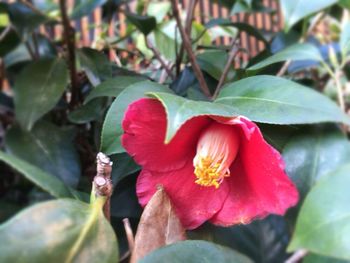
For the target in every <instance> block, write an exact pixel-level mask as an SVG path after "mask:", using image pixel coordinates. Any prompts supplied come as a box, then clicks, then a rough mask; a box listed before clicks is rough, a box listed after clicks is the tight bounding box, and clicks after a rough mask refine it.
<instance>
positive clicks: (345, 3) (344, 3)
mask: <svg viewBox="0 0 350 263" xmlns="http://www.w3.org/2000/svg"><path fill="white" fill-rule="evenodd" d="M338 4H339V5H340V6H341V7H343V8H347V9H349V10H350V0H338Z"/></svg>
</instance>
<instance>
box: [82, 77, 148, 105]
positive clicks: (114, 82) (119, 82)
mask: <svg viewBox="0 0 350 263" xmlns="http://www.w3.org/2000/svg"><path fill="white" fill-rule="evenodd" d="M142 80H145V78H142V77H130V76H120V77H115V78H111V79H107V80H106V81H104V82H102V83H101V84H99V85H98V86H96V87H95V88H94V89H93V90H92V91H91V92H90V93H89V95H88V96H87V97H86V99H85V101H84V103H88V102H89V101H91V100H92V99H94V98H97V97H102V96H109V97H117V96H118V95H119V93H120V92H122V91H123V90H124V89H125V88H127V87H128V86H130V85H132V84H134V83H136V82H139V81H142Z"/></svg>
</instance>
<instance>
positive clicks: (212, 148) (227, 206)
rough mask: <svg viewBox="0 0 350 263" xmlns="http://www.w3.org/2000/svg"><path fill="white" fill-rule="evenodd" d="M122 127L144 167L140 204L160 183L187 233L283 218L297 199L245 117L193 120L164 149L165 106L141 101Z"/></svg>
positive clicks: (131, 107) (276, 159)
mask: <svg viewBox="0 0 350 263" xmlns="http://www.w3.org/2000/svg"><path fill="white" fill-rule="evenodd" d="M122 125H123V129H124V132H125V133H124V134H123V136H122V145H123V146H124V148H125V149H126V151H127V152H128V153H129V154H130V155H131V156H132V157H133V158H134V159H135V161H136V162H137V163H138V164H139V165H141V166H142V171H141V173H140V175H139V177H138V181H137V185H136V191H137V195H138V198H139V202H140V204H141V205H142V206H145V205H146V204H147V202H148V201H149V200H150V198H151V197H152V195H153V194H154V193H155V192H156V190H157V186H158V185H162V186H163V187H164V189H165V191H166V192H167V194H168V195H169V197H170V199H171V200H172V202H173V205H174V208H175V211H176V212H177V214H178V216H179V218H180V220H181V222H182V224H183V225H184V227H185V228H187V229H194V228H196V227H198V226H200V225H201V224H202V223H204V222H205V221H207V220H210V222H212V223H214V224H216V225H222V226H229V225H234V224H239V223H243V224H245V223H249V222H250V221H251V220H252V219H255V218H263V217H265V216H267V215H268V214H278V215H283V214H284V213H285V212H286V210H287V209H288V208H289V207H291V206H294V205H295V204H296V203H297V201H298V192H297V190H296V188H295V186H294V185H293V183H292V182H291V180H290V179H289V178H288V176H287V175H286V173H285V172H284V162H283V160H282V158H281V155H280V154H279V153H278V152H277V151H276V150H275V149H274V148H273V147H272V146H270V145H269V144H268V143H267V142H266V141H265V140H264V138H263V137H262V134H261V132H260V130H259V128H258V126H257V125H256V124H254V123H253V122H251V121H250V120H248V119H247V118H245V117H242V116H236V117H232V118H226V117H218V116H211V115H205V116H202V115H201V116H198V117H194V118H192V119H189V120H188V121H187V122H185V123H184V124H183V125H182V126H181V128H180V129H179V130H178V131H177V133H176V135H175V136H174V138H173V139H172V140H171V141H170V143H168V144H165V143H164V140H165V133H166V126H167V118H166V113H165V109H164V107H163V106H162V104H161V103H160V102H159V101H158V100H156V99H149V98H146V99H140V100H138V101H136V102H134V103H132V104H130V105H129V107H128V109H127V111H126V113H125V116H124V120H123V123H122Z"/></svg>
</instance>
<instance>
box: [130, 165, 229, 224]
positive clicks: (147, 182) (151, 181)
mask: <svg viewBox="0 0 350 263" xmlns="http://www.w3.org/2000/svg"><path fill="white" fill-rule="evenodd" d="M193 171H194V168H193V164H192V159H191V160H190V162H188V163H187V164H186V165H185V166H184V167H183V168H181V169H179V170H176V171H171V172H167V173H159V172H152V171H149V170H142V172H141V173H140V175H139V177H138V180H137V184H136V192H137V195H138V198H139V202H140V204H141V205H142V206H145V205H146V204H147V202H148V201H149V200H150V198H151V197H152V195H153V194H154V193H155V192H156V190H157V189H156V188H157V185H163V187H164V189H165V191H166V193H167V194H168V195H169V197H170V200H171V201H172V203H173V205H174V208H175V211H176V213H177V215H178V216H179V218H180V220H181V223H182V224H183V226H184V227H185V228H186V229H194V228H196V227H198V226H200V225H201V224H203V223H204V222H205V221H207V220H208V219H210V218H211V217H212V216H213V215H214V214H215V213H217V211H219V210H220V209H221V207H222V204H223V202H224V200H225V199H226V197H227V193H228V190H229V189H228V185H227V183H226V182H223V183H222V184H221V185H220V187H219V188H218V189H215V187H205V186H200V185H198V184H196V183H195V180H196V177H195V175H194V174H193Z"/></svg>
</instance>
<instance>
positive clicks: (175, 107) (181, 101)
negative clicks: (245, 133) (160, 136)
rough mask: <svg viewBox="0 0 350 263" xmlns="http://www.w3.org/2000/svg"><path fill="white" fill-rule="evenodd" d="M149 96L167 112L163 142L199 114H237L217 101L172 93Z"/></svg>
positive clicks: (153, 93) (230, 115)
mask: <svg viewBox="0 0 350 263" xmlns="http://www.w3.org/2000/svg"><path fill="white" fill-rule="evenodd" d="M148 94H149V96H151V97H154V98H156V99H158V100H159V101H160V102H161V103H162V104H163V106H164V108H165V111H166V114H167V119H168V121H167V132H166V136H165V143H169V142H170V140H171V139H172V138H173V137H174V136H175V134H176V132H177V130H178V129H179V128H180V127H181V126H182V125H183V124H184V123H185V122H186V121H187V120H189V119H191V118H193V117H196V116H200V115H218V116H226V117H232V116H237V112H235V111H234V110H233V109H232V108H231V107H229V106H226V105H222V104H219V103H211V102H205V101H194V100H188V99H185V98H182V97H179V96H176V95H173V94H169V93H163V92H150V93H148Z"/></svg>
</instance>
